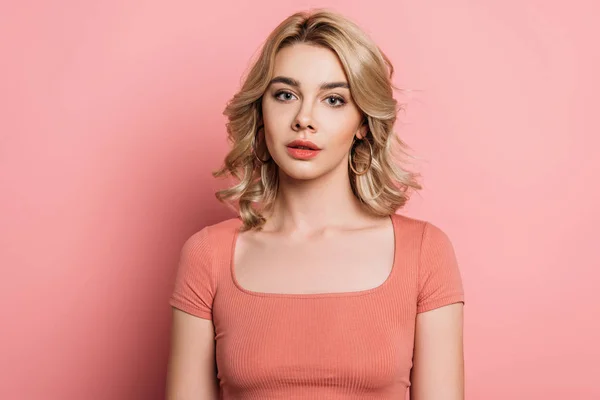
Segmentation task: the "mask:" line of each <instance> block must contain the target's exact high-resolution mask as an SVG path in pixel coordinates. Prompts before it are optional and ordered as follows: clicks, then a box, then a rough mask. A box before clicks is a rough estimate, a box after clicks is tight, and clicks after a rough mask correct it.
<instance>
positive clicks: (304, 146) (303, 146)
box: [287, 140, 321, 150]
mask: <svg viewBox="0 0 600 400" xmlns="http://www.w3.org/2000/svg"><path fill="white" fill-rule="evenodd" d="M287 147H290V148H293V149H300V150H321V149H320V148H319V146H317V145H316V144H314V143H313V142H310V141H308V140H294V141H293V142H290V143H288V144H287Z"/></svg>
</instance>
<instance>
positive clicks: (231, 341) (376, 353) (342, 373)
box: [170, 215, 464, 400]
mask: <svg viewBox="0 0 600 400" xmlns="http://www.w3.org/2000/svg"><path fill="white" fill-rule="evenodd" d="M392 221H393V225H394V234H395V246H396V247H395V256H394V264H393V267H392V270H391V272H390V274H389V276H388V278H387V279H386V280H385V282H384V283H382V284H381V285H380V286H378V287H376V288H373V289H368V290H363V291H358V292H343V293H325V294H277V293H259V292H253V291H249V290H246V289H244V288H242V287H241V286H240V285H239V283H238V282H237V281H236V278H235V274H234V270H233V265H232V255H233V252H234V246H235V241H236V238H237V234H238V232H239V229H238V228H239V227H240V226H241V221H240V220H239V219H230V220H227V221H223V222H221V223H218V224H215V225H212V226H208V227H206V228H204V229H202V230H201V231H199V232H197V233H195V234H194V235H192V236H191V237H190V238H189V239H188V240H187V241H186V243H185V244H184V246H183V249H182V251H181V258H180V262H179V268H178V272H177V278H176V282H175V289H174V291H173V294H172V296H171V299H170V304H171V305H172V306H173V307H176V308H178V309H181V310H183V311H185V312H187V313H190V314H192V315H195V316H197V317H200V318H206V319H212V321H213V324H214V327H215V340H216V363H217V368H218V374H217V376H218V378H219V382H220V383H219V384H220V390H221V398H222V399H240V400H241V399H261V400H265V399H307V398H311V399H312V398H315V399H316V398H318V399H378V400H382V399H404V396H405V394H406V391H407V388H408V387H409V386H410V380H409V377H410V369H411V367H412V355H413V343H414V333H415V319H416V316H417V313H421V312H424V311H428V310H431V309H434V308H437V307H441V306H444V305H447V304H451V303H456V302H464V294H463V287H462V281H461V275H460V272H459V268H458V265H457V262H456V257H455V254H454V250H453V247H452V244H451V242H450V240H449V239H448V236H447V235H446V234H445V233H444V232H443V231H442V230H440V229H439V228H437V227H436V226H435V225H432V224H431V223H429V222H425V221H420V220H417V219H413V218H409V217H405V216H401V215H393V216H392Z"/></svg>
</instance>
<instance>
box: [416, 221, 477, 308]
mask: <svg viewBox="0 0 600 400" xmlns="http://www.w3.org/2000/svg"><path fill="white" fill-rule="evenodd" d="M418 280H419V284H418V286H419V293H418V296H417V313H422V312H425V311H429V310H433V309H435V308H438V307H442V306H445V305H448V304H453V303H459V302H462V303H464V301H465V300H464V291H463V284H462V278H461V273H460V270H459V267H458V262H457V260H456V255H455V252H454V248H453V246H452V243H451V242H450V239H449V238H448V236H447V235H446V233H444V232H443V231H442V230H441V229H440V228H438V227H437V226H435V225H433V224H431V223H429V222H426V223H425V227H424V230H423V239H422V243H421V255H420V261H419V274H418Z"/></svg>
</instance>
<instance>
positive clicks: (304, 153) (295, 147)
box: [287, 140, 321, 160]
mask: <svg viewBox="0 0 600 400" xmlns="http://www.w3.org/2000/svg"><path fill="white" fill-rule="evenodd" d="M287 151H288V154H289V155H290V156H292V157H293V158H295V159H297V160H310V159H313V158H315V157H316V156H317V155H318V154H319V153H320V152H321V149H320V148H319V147H318V146H317V145H316V144H314V143H313V142H310V141H308V140H294V141H293V142H290V143H288V144H287Z"/></svg>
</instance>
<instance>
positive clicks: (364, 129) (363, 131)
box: [356, 118, 369, 140]
mask: <svg viewBox="0 0 600 400" xmlns="http://www.w3.org/2000/svg"><path fill="white" fill-rule="evenodd" d="M368 132H369V121H368V120H367V119H366V118H365V119H364V120H363V123H362V124H361V126H360V127H359V128H358V131H357V132H356V137H357V138H358V139H359V140H362V139H364V138H365V137H366V136H367V133H368Z"/></svg>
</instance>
